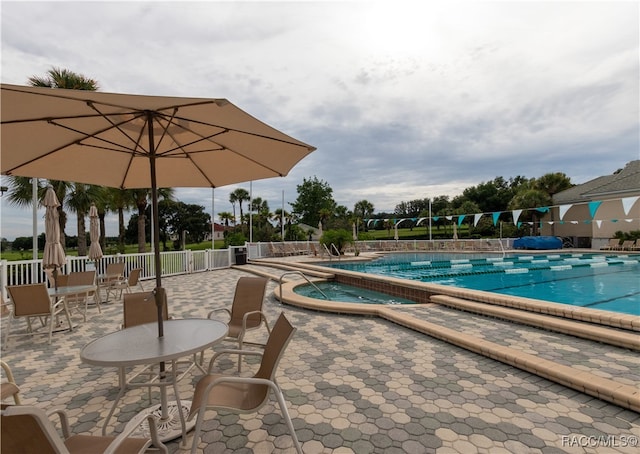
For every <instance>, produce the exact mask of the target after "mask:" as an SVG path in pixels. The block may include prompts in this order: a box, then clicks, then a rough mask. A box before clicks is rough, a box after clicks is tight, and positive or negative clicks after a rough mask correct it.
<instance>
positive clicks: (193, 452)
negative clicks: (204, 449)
mask: <svg viewBox="0 0 640 454" xmlns="http://www.w3.org/2000/svg"><path fill="white" fill-rule="evenodd" d="M206 411H207V406H206V405H202V406H201V407H200V408H199V409H198V416H197V417H196V425H195V427H194V429H193V443H192V444H191V454H196V451H197V449H198V439H199V438H200V431H201V430H202V422H203V421H204V414H205V412H206Z"/></svg>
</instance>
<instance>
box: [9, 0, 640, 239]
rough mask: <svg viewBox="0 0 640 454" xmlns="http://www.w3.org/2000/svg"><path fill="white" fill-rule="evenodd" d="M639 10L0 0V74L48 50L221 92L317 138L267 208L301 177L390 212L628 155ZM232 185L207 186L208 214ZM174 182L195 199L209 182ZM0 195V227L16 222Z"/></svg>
mask: <svg viewBox="0 0 640 454" xmlns="http://www.w3.org/2000/svg"><path fill="white" fill-rule="evenodd" d="M638 8H639V7H638V4H637V3H635V2H519V1H514V2H509V1H504V2H475V1H468V2H453V3H452V2H446V1H426V2H172V3H169V2H112V3H107V2H104V3H96V2H84V3H82V2H80V3H78V2H74V3H67V2H40V3H36V2H5V3H3V5H2V19H1V20H2V82H5V83H17V84H25V83H26V81H27V78H28V77H29V76H31V75H43V74H45V73H46V71H47V70H48V69H49V68H50V67H51V66H58V67H63V68H68V69H71V70H73V71H76V72H80V73H83V74H85V75H87V76H89V77H93V78H96V79H97V80H98V81H99V82H100V85H101V89H102V90H103V91H113V92H125V93H140V94H159V95H175V96H203V97H225V98H228V99H230V100H231V101H232V102H234V104H236V105H238V106H239V107H241V108H242V109H244V110H246V111H247V112H249V113H251V114H252V115H254V116H256V117H257V118H260V119H261V120H263V121H265V122H266V123H268V124H270V125H272V126H274V127H276V128H278V129H281V130H283V131H285V132H286V133H288V134H290V135H292V136H293V137H296V138H298V139H301V140H303V141H305V142H307V143H310V144H312V145H314V146H316V147H317V151H315V152H314V153H312V154H311V155H310V156H308V157H307V158H305V159H304V160H303V161H302V162H301V163H300V164H299V165H298V166H296V167H295V168H294V169H293V170H292V171H291V173H290V174H289V176H287V177H285V178H281V179H273V180H264V181H259V182H254V183H253V188H254V195H256V196H260V197H262V198H263V199H267V200H268V202H269V204H270V206H271V208H272V210H273V209H276V208H280V206H281V203H282V200H281V199H282V191H284V192H285V200H286V202H293V201H294V200H295V198H296V186H297V185H298V184H301V183H302V180H303V179H304V178H311V177H313V176H317V177H318V178H319V179H322V180H324V181H326V182H328V183H329V185H330V186H331V187H332V188H333V190H334V197H335V199H336V201H337V202H338V203H339V204H342V205H345V206H347V207H348V208H349V209H351V208H353V205H354V203H355V202H356V201H358V200H362V199H367V200H369V201H371V202H372V203H373V204H374V205H375V207H376V209H377V210H380V211H392V210H393V209H394V207H395V205H396V204H398V203H400V202H402V201H408V200H412V199H416V198H424V197H436V196H438V195H456V194H459V193H461V192H462V190H463V189H464V188H465V187H468V186H472V185H476V184H479V183H480V182H486V181H490V180H492V179H493V178H495V177H496V176H503V177H505V178H509V177H514V176H518V175H520V176H526V177H528V178H531V177H539V176H542V175H544V174H545V173H548V172H557V171H561V172H565V173H566V174H567V175H568V176H570V177H571V178H572V181H573V182H574V183H582V182H585V181H588V180H590V179H592V178H595V177H598V176H600V175H606V174H609V173H611V172H613V171H615V170H616V169H618V168H620V167H623V166H624V164H625V163H626V162H628V161H631V160H634V159H640V152H639V150H640V144H639V139H638V138H639V136H640V131H639V128H640V127H639V126H638V124H639V122H638V119H639V117H640V113H639V111H638V99H640V93H639V88H638V86H639V82H638V80H639V79H640V69H639V61H638V60H639V59H638V55H639V50H638V47H639V46H638V36H639V26H638V17H639V11H638ZM242 186H243V187H244V188H246V189H248V187H249V184H248V183H247V184H245V185H242ZM233 189H235V186H234V187H229V188H219V189H217V190H216V191H215V194H216V203H215V207H214V211H215V212H216V213H217V212H219V211H231V207H230V205H229V203H228V193H229V192H231V191H232V190H233ZM178 195H179V197H184V198H185V200H183V201H185V202H187V203H199V204H202V205H204V206H205V207H206V208H207V210H210V198H211V192H210V190H208V189H202V190H186V189H179V190H178ZM2 208H3V216H2V227H3V235H4V236H7V237H12V236H13V234H14V233H13V232H16V233H15V234H20V232H21V230H20V229H22V227H16V228H13V227H10V218H11V217H9V216H5V213H7V212H10V210H11V209H12V208H10V207H7V206H6V204H5V202H4V201H2ZM285 209H289V206H288V203H286V206H285ZM27 216H28V217H29V216H30V215H29V214H28V213H27ZM70 224H75V223H73V222H71V223H70ZM5 232H6V234H5ZM9 232H11V233H9Z"/></svg>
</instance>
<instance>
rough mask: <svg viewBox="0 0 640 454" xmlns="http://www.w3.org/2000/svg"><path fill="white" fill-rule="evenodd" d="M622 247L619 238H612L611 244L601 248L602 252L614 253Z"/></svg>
mask: <svg viewBox="0 0 640 454" xmlns="http://www.w3.org/2000/svg"><path fill="white" fill-rule="evenodd" d="M619 245H620V240H619V239H618V238H610V239H609V242H608V243H607V244H606V245H605V246H602V247H601V248H600V250H601V251H612V250H615V249H616V248H617V247H618V246H619Z"/></svg>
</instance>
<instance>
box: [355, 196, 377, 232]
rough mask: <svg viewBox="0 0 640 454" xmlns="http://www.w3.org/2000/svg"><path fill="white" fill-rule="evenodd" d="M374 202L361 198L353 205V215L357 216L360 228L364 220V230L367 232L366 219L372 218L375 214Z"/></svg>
mask: <svg viewBox="0 0 640 454" xmlns="http://www.w3.org/2000/svg"><path fill="white" fill-rule="evenodd" d="M373 211H374V209H373V203H371V202H369V201H368V200H359V201H357V202H356V203H355V205H354V206H353V215H354V216H355V218H356V225H357V226H358V230H360V223H361V222H362V226H363V230H364V231H365V232H366V231H367V230H368V229H367V223H366V222H364V220H365V219H368V218H370V217H371V216H372V215H373Z"/></svg>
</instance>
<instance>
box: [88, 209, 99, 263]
mask: <svg viewBox="0 0 640 454" xmlns="http://www.w3.org/2000/svg"><path fill="white" fill-rule="evenodd" d="M89 238H90V239H91V245H89V260H94V261H98V260H100V259H101V258H102V248H101V247H100V223H99V221H98V209H97V208H96V206H95V205H94V204H93V203H92V204H91V208H89ZM96 269H97V267H96Z"/></svg>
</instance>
